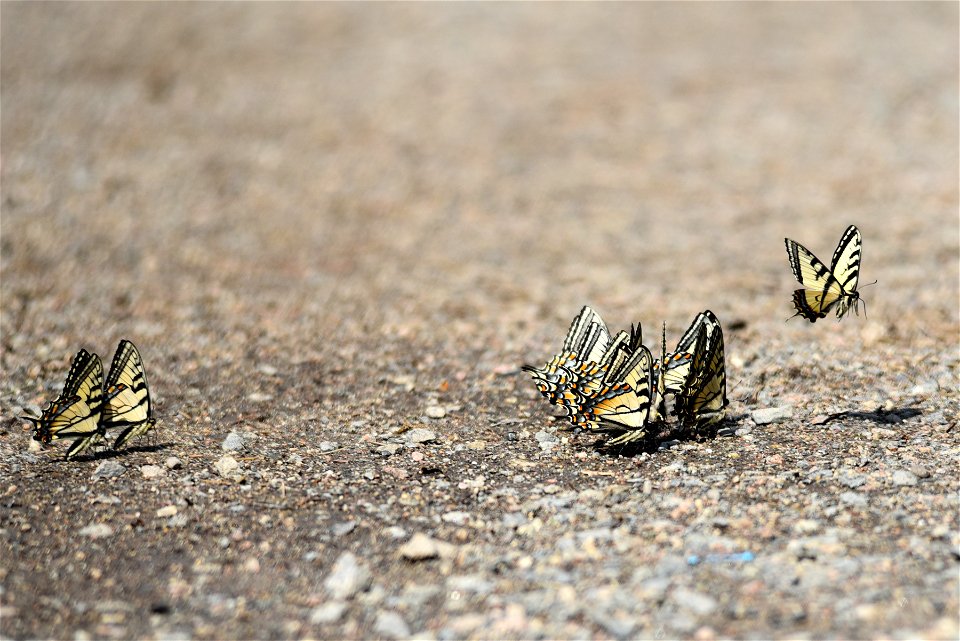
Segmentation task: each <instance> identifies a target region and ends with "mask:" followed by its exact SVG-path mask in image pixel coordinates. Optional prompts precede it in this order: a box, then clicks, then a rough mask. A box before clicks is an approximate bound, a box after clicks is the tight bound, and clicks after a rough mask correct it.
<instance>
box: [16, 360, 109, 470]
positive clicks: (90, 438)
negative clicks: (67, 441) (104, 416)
mask: <svg viewBox="0 0 960 641" xmlns="http://www.w3.org/2000/svg"><path fill="white" fill-rule="evenodd" d="M102 387H103V364H102V363H101V362H100V357H99V356H97V355H96V354H91V353H89V352H87V350H85V349H81V350H80V351H79V352H77V355H76V356H75V357H74V359H73V363H72V365H71V366H70V372H69V373H68V374H67V380H66V381H65V382H64V384H63V391H62V392H61V393H60V396H59V397H57V399H56V400H55V401H53V402H51V403H50V404H48V405H47V407H46V408H45V409H44V410H43V414H42V415H41V416H40V418H39V419H37V418H32V417H29V416H25V417H24V418H26V419H27V420H30V421H32V422H33V423H34V425H35V427H34V434H33V438H34V440H36V441H40V442H41V443H43V444H44V445H47V444H49V443H50V442H52V441H56V440H59V439H62V438H72V439H74V442H73V444H72V445H71V446H70V449H68V450H67V455H66V458H67V459H72V458H74V457H76V456H77V455H79V454H80V453H82V452H84V451H85V450H86V449H87V448H89V447H90V446H92V445H98V444H100V443H102V442H103V440H104V438H103V436H104V429H103V428H102V427H101V426H100V415H101V412H102V408H103V391H102Z"/></svg>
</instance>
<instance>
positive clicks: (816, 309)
mask: <svg viewBox="0 0 960 641" xmlns="http://www.w3.org/2000/svg"><path fill="white" fill-rule="evenodd" d="M858 235H859V234H858ZM783 240H784V244H785V245H786V247H787V258H788V259H789V260H790V269H791V270H792V271H793V275H794V277H795V278H796V279H797V281H798V282H799V283H800V284H801V285H803V286H804V287H805V288H807V289H806V290H803V289H798V290H796V291H795V292H794V293H793V305H794V307H796V309H797V314H798V315H800V316H803V317H804V318H806V319H807V320H808V321H810V322H811V323H815V322H816V321H817V319H818V318H824V317H825V316H826V315H827V312H829V311H830V308H831V307H833V306H834V305H835V304H836V303H837V301H838V300H840V299H841V297H842V296H843V295H844V290H843V287H841V285H840V283H839V282H838V281H837V279H836V277H835V276H834V275H833V272H831V271H830V269H828V268H827V266H826V265H824V264H823V262H822V261H821V260H820V259H819V258H817V257H816V256H814V255H813V252H811V251H810V250H809V249H807V248H806V247H804V246H803V245H801V244H800V243H798V242H796V241H795V240H790V239H789V238H784V239H783Z"/></svg>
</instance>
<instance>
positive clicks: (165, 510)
mask: <svg viewBox="0 0 960 641" xmlns="http://www.w3.org/2000/svg"><path fill="white" fill-rule="evenodd" d="M176 513H177V506H176V505H165V506H163V507H162V508H160V509H159V510H157V516H158V517H160V518H166V517H170V516H173V515H174V514H176Z"/></svg>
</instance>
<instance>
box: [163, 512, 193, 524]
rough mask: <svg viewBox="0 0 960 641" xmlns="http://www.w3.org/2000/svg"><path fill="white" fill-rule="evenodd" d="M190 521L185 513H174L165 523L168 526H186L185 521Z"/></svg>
mask: <svg viewBox="0 0 960 641" xmlns="http://www.w3.org/2000/svg"><path fill="white" fill-rule="evenodd" d="M189 522H190V519H188V518H187V515H186V514H184V513H182V512H181V513H180V514H174V515H173V516H171V517H170V519H169V520H168V521H167V525H168V526H170V527H187V523H189Z"/></svg>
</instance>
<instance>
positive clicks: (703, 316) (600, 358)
mask: <svg viewBox="0 0 960 641" xmlns="http://www.w3.org/2000/svg"><path fill="white" fill-rule="evenodd" d="M784 242H785V244H786V248H787V257H788V258H789V261H790V268H791V270H792V271H793V275H794V276H795V277H796V279H797V280H798V281H799V282H800V284H801V285H803V286H804V287H803V288H802V289H798V290H796V291H795V292H794V293H793V305H794V307H795V308H796V310H797V313H796V314H795V316H802V317H803V318H806V319H807V320H809V321H810V322H811V323H814V322H816V321H817V319H818V318H825V317H826V316H827V314H828V313H829V312H830V310H831V309H833V308H834V307H836V310H837V318H842V317H843V316H844V315H845V314H846V313H847V312H848V311H849V310H850V308H851V307H852V308H853V309H854V310H855V311H856V312H857V314H859V309H858V304H859V303H860V294H859V292H858V291H857V283H858V281H859V279H860V256H861V253H862V246H863V240H862V238H861V236H860V230H858V229H857V228H856V227H855V226H853V225H850V226H849V227H848V228H847V229H846V231H845V232H844V233H843V236H842V237H841V239H840V244H839V245H838V246H837V249H836V250H835V251H834V253H833V260H832V261H831V263H830V267H829V268H828V267H827V266H826V265H825V264H824V263H823V262H822V261H820V259H818V258H817V257H816V256H814V255H813V252H811V251H810V250H809V249H807V248H806V247H804V246H803V245H801V244H800V243H798V242H796V241H794V240H790V239H789V238H785V239H784ZM642 339H643V336H642V331H641V329H640V326H639V324H638V325H636V326H631V328H630V331H629V332H626V331H621V332H619V333H618V334H616V335H615V336H612V337H611V335H610V332H609V331H608V330H607V326H606V325H605V324H604V322H603V320H602V319H601V318H600V316H599V315H598V314H597V313H596V312H595V311H594V310H592V309H591V308H589V307H584V308H583V309H582V310H581V311H580V313H579V314H578V315H577V317H576V318H575V319H574V320H573V323H572V324H571V325H570V329H569V330H568V332H567V337H566V340H564V343H563V348H562V349H561V350H560V352H559V353H557V355H556V356H554V357H553V358H552V359H551V360H550V361H548V362H547V363H546V364H545V365H543V366H542V367H534V366H531V365H524V366H523V370H524V371H527V372H530V374H531V375H532V376H533V380H534V382H535V383H536V385H537V389H538V390H540V393H541V394H542V395H543V396H544V397H546V398H547V400H549V401H550V402H551V403H553V404H554V405H559V406H560V407H562V408H563V409H564V411H565V412H566V416H567V418H569V419H570V421H571V423H573V425H574V426H576V427H579V428H582V429H587V430H596V431H604V432H610V431H613V432H620V434H619V435H617V436H616V437H614V438H612V439H611V440H609V441H608V442H607V444H608V445H617V444H624V443H629V442H631V441H637V440H642V439H646V438H648V437H649V436H651V430H650V429H649V427H650V426H652V425H654V424H657V423H660V422H663V421H664V420H665V419H666V416H667V396H668V395H673V397H674V398H673V414H674V415H675V416H676V417H677V418H678V419H679V421H680V422H681V424H683V425H684V426H687V427H689V426H693V427H696V428H701V427H703V426H706V425H711V424H714V423H717V422H719V421H721V420H722V419H723V416H724V408H725V407H726V406H727V404H728V400H727V392H726V372H725V365H724V352H723V331H722V330H721V328H720V321H719V320H718V319H717V317H716V315H714V313H713V312H711V311H709V310H707V311H704V312H701V313H700V314H698V315H697V317H696V318H695V319H694V321H693V323H691V325H690V327H689V328H688V329H687V331H686V332H685V333H684V334H683V337H681V339H680V342H679V343H677V347H676V349H675V350H674V351H673V352H672V353H669V354H668V353H667V352H666V326H664V331H663V340H662V343H661V352H660V358H659V359H656V360H655V359H653V357H652V356H651V355H650V350H649V349H647V347H645V346H644V345H643V340H642Z"/></svg>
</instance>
